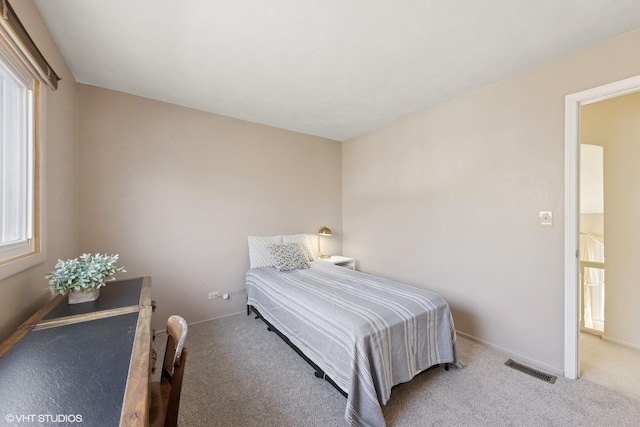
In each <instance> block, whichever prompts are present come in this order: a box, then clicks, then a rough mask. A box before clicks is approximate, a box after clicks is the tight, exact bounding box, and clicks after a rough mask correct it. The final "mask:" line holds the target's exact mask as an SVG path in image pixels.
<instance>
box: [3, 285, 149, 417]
mask: <svg viewBox="0 0 640 427" xmlns="http://www.w3.org/2000/svg"><path fill="white" fill-rule="evenodd" d="M137 289H138V290H137V292H138V295H139V294H140V290H139V287H138V288H137ZM100 298H102V292H101V295H100ZM60 305H64V306H68V304H66V303H65V302H63V303H62V304H60ZM78 305H82V304H78ZM137 322H138V312H135V313H129V314H123V315H120V316H113V317H107V318H102V319H97V320H91V321H87V322H81V323H74V324H69V325H63V326H57V327H53V328H45V329H35V330H33V331H31V332H30V333H29V334H27V335H26V336H25V337H24V338H23V339H22V340H20V342H18V343H17V344H16V346H15V347H14V348H13V349H12V350H11V351H10V352H9V353H8V354H7V355H5V357H4V358H2V359H0V409H1V410H0V417H1V418H0V419H4V420H7V418H6V417H7V416H19V415H34V416H36V417H38V416H43V417H46V416H47V415H49V416H52V417H56V416H58V417H59V416H61V415H62V416H65V415H67V416H68V415H75V416H81V417H82V422H78V420H77V418H76V419H75V421H76V422H69V423H65V422H50V423H47V422H46V421H47V418H45V419H44V420H43V419H42V418H41V419H40V420H38V419H37V418H35V419H34V421H32V425H52V426H53V425H55V426H61V425H76V426H77V425H82V426H96V427H103V426H105V427H106V426H118V425H119V423H120V416H121V411H122V406H123V396H124V393H125V388H126V384H127V375H128V372H129V362H130V360H131V353H132V348H133V342H134V337H135V334H136V324H137ZM16 421H17V420H16ZM38 421H45V422H43V423H41V422H38ZM52 421H56V419H53V420H52ZM57 421H60V420H57ZM9 425H13V423H9Z"/></svg>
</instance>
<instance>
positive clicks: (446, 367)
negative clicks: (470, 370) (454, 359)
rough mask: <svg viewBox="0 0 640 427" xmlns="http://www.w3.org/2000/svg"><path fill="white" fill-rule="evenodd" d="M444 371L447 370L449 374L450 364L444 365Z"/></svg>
mask: <svg viewBox="0 0 640 427" xmlns="http://www.w3.org/2000/svg"><path fill="white" fill-rule="evenodd" d="M444 370H445V371H447V372H449V364H448V363H445V364H444Z"/></svg>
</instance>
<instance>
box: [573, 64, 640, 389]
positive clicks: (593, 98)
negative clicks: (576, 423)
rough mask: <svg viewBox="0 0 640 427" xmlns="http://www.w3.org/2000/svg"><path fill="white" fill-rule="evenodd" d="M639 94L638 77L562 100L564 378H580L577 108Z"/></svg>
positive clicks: (639, 77) (578, 110) (639, 82)
mask: <svg viewBox="0 0 640 427" xmlns="http://www.w3.org/2000/svg"><path fill="white" fill-rule="evenodd" d="M637 91H640V76H636V77H632V78H629V79H625V80H621V81H619V82H615V83H611V84H608V85H604V86H600V87H597V88H593V89H589V90H586V91H583V92H578V93H575V94H572V95H568V96H567V97H566V98H565V255H564V258H565V268H564V270H565V280H564V281H565V321H564V332H565V333H564V336H565V345H564V376H565V377H567V378H572V379H576V378H578V377H579V375H580V362H579V356H580V352H579V333H580V288H579V280H578V278H579V256H580V251H579V245H580V239H579V235H580V234H579V233H580V230H579V228H578V226H579V220H578V218H579V177H580V175H579V172H580V162H579V152H580V150H579V143H580V140H579V127H580V107H581V106H583V105H587V104H590V103H594V102H597V101H602V100H605V99H609V98H614V97H617V96H620V95H625V94H629V93H632V92H637Z"/></svg>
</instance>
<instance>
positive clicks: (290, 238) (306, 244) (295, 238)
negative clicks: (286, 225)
mask: <svg viewBox="0 0 640 427" xmlns="http://www.w3.org/2000/svg"><path fill="white" fill-rule="evenodd" d="M282 243H302V249H304V254H305V255H306V256H307V260H308V261H309V262H311V261H313V260H314V256H313V251H312V250H311V242H310V241H309V236H308V235H307V234H288V235H284V236H282Z"/></svg>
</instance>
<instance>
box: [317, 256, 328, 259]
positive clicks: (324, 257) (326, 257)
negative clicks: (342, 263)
mask: <svg viewBox="0 0 640 427" xmlns="http://www.w3.org/2000/svg"><path fill="white" fill-rule="evenodd" d="M318 258H320V259H331V255H319V256H318Z"/></svg>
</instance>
